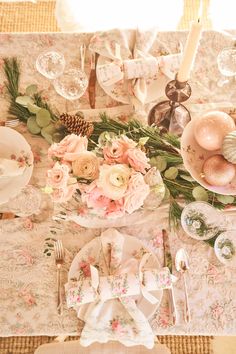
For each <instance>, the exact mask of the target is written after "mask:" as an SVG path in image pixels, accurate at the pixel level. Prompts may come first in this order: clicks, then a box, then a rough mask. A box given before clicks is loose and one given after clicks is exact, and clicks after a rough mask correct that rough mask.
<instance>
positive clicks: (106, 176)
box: [97, 164, 131, 200]
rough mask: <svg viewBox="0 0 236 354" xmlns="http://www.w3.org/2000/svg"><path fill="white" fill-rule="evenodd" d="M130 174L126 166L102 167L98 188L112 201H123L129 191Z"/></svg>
mask: <svg viewBox="0 0 236 354" xmlns="http://www.w3.org/2000/svg"><path fill="white" fill-rule="evenodd" d="M130 173H131V171H130V169H129V167H128V166H126V165H122V164H117V165H102V166H101V167H100V174H99V178H98V182H97V186H98V187H99V188H101V189H102V190H103V194H104V195H105V196H106V197H108V198H110V199H112V200H118V199H121V198H123V196H124V195H125V192H126V190H127V186H128V183H129V177H130Z"/></svg>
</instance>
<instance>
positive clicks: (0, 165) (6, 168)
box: [0, 158, 25, 178]
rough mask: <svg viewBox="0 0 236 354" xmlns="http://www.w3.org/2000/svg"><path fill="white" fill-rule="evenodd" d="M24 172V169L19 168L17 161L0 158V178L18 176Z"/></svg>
mask: <svg viewBox="0 0 236 354" xmlns="http://www.w3.org/2000/svg"><path fill="white" fill-rule="evenodd" d="M24 170H25V167H20V166H19V162H18V161H15V160H11V159H5V158H0V178H1V177H14V176H19V175H22V173H23V172H24Z"/></svg>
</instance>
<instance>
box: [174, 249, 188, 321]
mask: <svg viewBox="0 0 236 354" xmlns="http://www.w3.org/2000/svg"><path fill="white" fill-rule="evenodd" d="M175 267H176V270H177V271H178V272H180V273H181V274H182V277H183V281H184V293H185V306H184V319H185V322H187V323H189V322H190V309H189V301H188V292H187V284H186V277H185V273H186V271H188V270H189V258H188V254H187V252H186V251H185V250H184V249H183V248H181V249H179V250H178V251H177V253H176V256H175Z"/></svg>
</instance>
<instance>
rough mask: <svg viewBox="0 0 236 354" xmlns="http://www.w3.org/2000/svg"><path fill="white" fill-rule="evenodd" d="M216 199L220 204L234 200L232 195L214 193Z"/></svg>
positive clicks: (230, 202)
mask: <svg viewBox="0 0 236 354" xmlns="http://www.w3.org/2000/svg"><path fill="white" fill-rule="evenodd" d="M216 199H217V200H218V201H219V202H220V203H222V204H232V203H233V202H234V197H233V196H232V195H222V194H216Z"/></svg>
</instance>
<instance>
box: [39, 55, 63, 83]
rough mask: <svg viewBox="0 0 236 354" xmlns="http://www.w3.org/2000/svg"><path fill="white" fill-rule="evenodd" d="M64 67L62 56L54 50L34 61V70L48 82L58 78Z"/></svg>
mask: <svg viewBox="0 0 236 354" xmlns="http://www.w3.org/2000/svg"><path fill="white" fill-rule="evenodd" d="M65 66H66V61H65V58H64V55H63V54H61V53H58V52H56V51H54V50H49V51H46V52H43V53H41V54H40V55H39V56H38V58H37V59H36V69H37V70H38V72H40V74H42V75H43V76H45V77H46V78H47V79H49V80H54V79H56V78H57V77H58V76H60V75H61V74H62V73H63V72H64V70H65Z"/></svg>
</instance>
